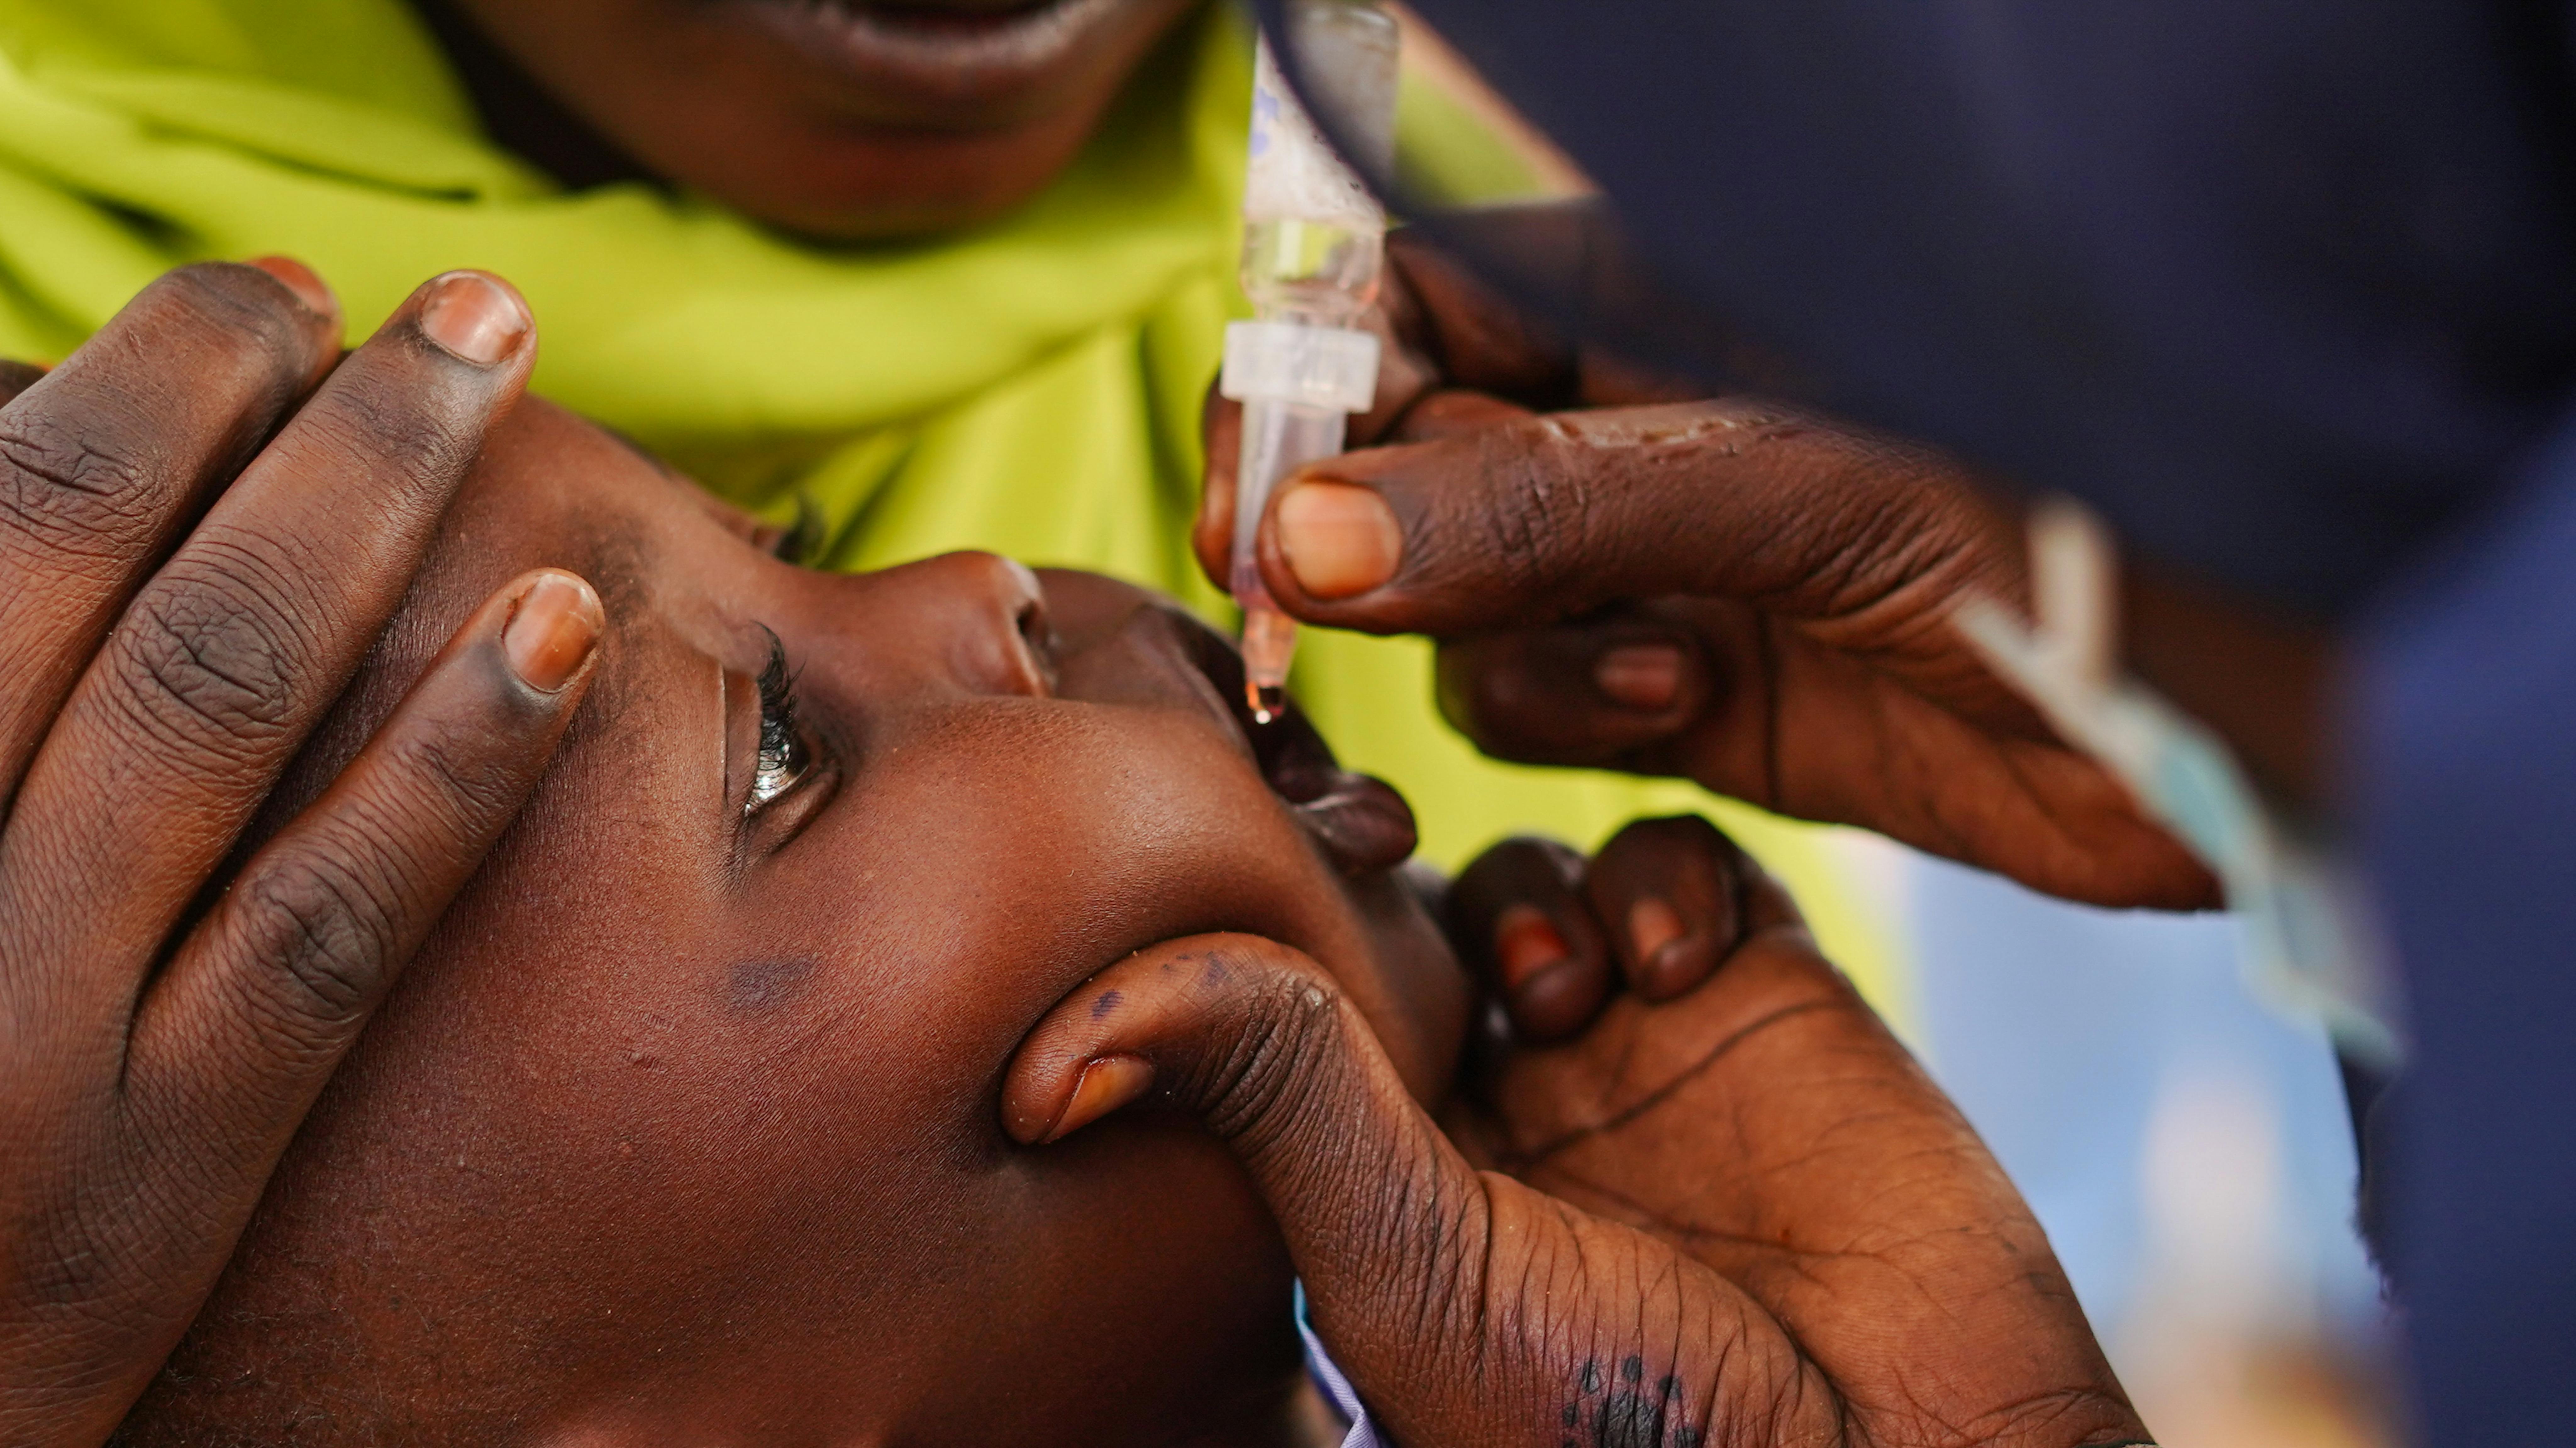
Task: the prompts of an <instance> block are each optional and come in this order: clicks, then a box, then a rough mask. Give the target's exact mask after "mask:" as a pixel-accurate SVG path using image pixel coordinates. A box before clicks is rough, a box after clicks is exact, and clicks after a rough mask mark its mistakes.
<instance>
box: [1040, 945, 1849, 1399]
mask: <svg viewBox="0 0 2576 1448" xmlns="http://www.w3.org/2000/svg"><path fill="white" fill-rule="evenodd" d="M1149 1095H1151V1096H1152V1097H1154V1098H1156V1099H1159V1100H1162V1101H1166V1102H1168V1103H1170V1104H1172V1105H1174V1106H1178V1107H1180V1108H1181V1109H1183V1110H1185V1111H1189V1112H1191V1113H1193V1114H1194V1115H1196V1116H1197V1117H1198V1118H1199V1119H1200V1120H1201V1121H1203V1122H1205V1123H1206V1125H1207V1127H1208V1129H1209V1130H1210V1131H1212V1132H1214V1133H1215V1134H1216V1135H1217V1137H1218V1138H1219V1139H1220V1140H1222V1141H1223V1142H1224V1143H1225V1144H1226V1145H1227V1146H1228V1147H1230V1148H1231V1149H1232V1150H1233V1152H1234V1154H1235V1156H1236V1158H1237V1159H1238V1160H1239V1161H1241V1162H1242V1164H1243V1166H1244V1168H1245V1170H1246V1171H1247V1172H1248V1173H1249V1174H1250V1175H1251V1177H1252V1182H1253V1185H1254V1187H1255V1189H1256V1190H1258V1191H1259V1192H1260V1193H1261V1195H1262V1197H1263V1199H1264V1200H1265V1201H1266V1202H1267V1203H1268V1204H1269V1206H1270V1210H1271V1213H1272V1215H1273V1216H1274V1217H1276V1218H1277V1219H1278V1222H1279V1226H1280V1230H1281V1232H1282V1233H1283V1234H1284V1235H1285V1236H1286V1238H1287V1242H1288V1250H1289V1255H1290V1256H1291V1258H1292V1259H1293V1260H1294V1261H1295V1263H1296V1266H1297V1272H1298V1275H1299V1277H1300V1278H1302V1279H1303V1280H1304V1282H1305V1286H1306V1295H1307V1300H1308V1303H1309V1305H1310V1308H1311V1311H1312V1314H1313V1317H1314V1322H1315V1327H1316V1330H1317V1332H1318V1333H1319V1334H1320V1335H1321V1336H1322V1338H1323V1339H1324V1341H1325V1342H1326V1343H1327V1344H1328V1345H1330V1347H1331V1349H1332V1352H1333V1357H1334V1360H1335V1362H1336V1363H1337V1364H1338V1365H1339V1366H1340V1367H1341V1368H1342V1370H1343V1371H1344V1372H1345V1373H1347V1374H1348V1375H1349V1377H1350V1380H1351V1382H1352V1383H1353V1384H1354V1385H1355V1386H1356V1387H1357V1388H1358V1389H1359V1392H1360V1394H1361V1396H1362V1398H1363V1399H1364V1400H1365V1401H1366V1402H1367V1403H1368V1404H1369V1408H1370V1412H1371V1415H1372V1416H1373V1417H1380V1418H1382V1419H1383V1420H1384V1426H1385V1427H1386V1428H1388V1429H1391V1430H1392V1432H1393V1434H1394V1436H1395V1438H1396V1439H1397V1440H1399V1441H1402V1442H1405V1443H1409V1444H1414V1445H1417V1448H1462V1445H1467V1444H1475V1445H1478V1448H1521V1445H1528V1448H1554V1445H1557V1444H1560V1443H1562V1442H1563V1441H1565V1439H1566V1437H1567V1433H1568V1430H1569V1429H1581V1430H1585V1431H1588V1432H1589V1433H1590V1434H1591V1438H1590V1440H1589V1441H1597V1442H1601V1443H1639V1444H1645V1443H1652V1444H1656V1445H1659V1448H1660V1445H1665V1444H1668V1443H1669V1444H1681V1443H1689V1444H1697V1443H1701V1442H1705V1441H1718V1442H1732V1441H1738V1440H1739V1439H1742V1440H1745V1441H1771V1440H1772V1438H1773V1434H1772V1433H1771V1432H1770V1431H1769V1430H1770V1428H1771V1427H1774V1426H1778V1425H1794V1426H1792V1427H1789V1428H1786V1429H1784V1430H1783V1431H1781V1432H1779V1433H1778V1435H1777V1437H1778V1438H1779V1440H1781V1441H1787V1440H1788V1439H1791V1438H1798V1437H1800V1435H1801V1434H1802V1433H1804V1432H1808V1431H1811V1430H1813V1429H1815V1428H1816V1427H1817V1424H1816V1423H1814V1422H1811V1421H1809V1420H1812V1419H1815V1418H1816V1416H1817V1415H1818V1414H1819V1413H1820V1412H1827V1413H1829V1412H1831V1411H1832V1406H1831V1405H1832V1402H1833V1395H1832V1393H1831V1392H1830V1391H1829V1390H1826V1389H1825V1388H1824V1385H1823V1383H1822V1380H1821V1379H1820V1378H1819V1377H1817V1376H1816V1375H1815V1374H1814V1372H1813V1370H1812V1365H1811V1364H1804V1363H1802V1362H1800V1361H1799V1359H1798V1358H1797V1355H1796V1354H1795V1353H1794V1352H1793V1351H1790V1350H1789V1348H1788V1344H1787V1342H1786V1340H1785V1338H1784V1337H1783V1336H1782V1334H1781V1333H1780V1332H1779V1330H1778V1329H1777V1327H1776V1326H1775V1325H1772V1324H1770V1323H1769V1322H1768V1320H1767V1319H1766V1318H1765V1317H1764V1315H1763V1313H1762V1311H1761V1309H1760V1308H1759V1307H1758V1306H1756V1305H1755V1304H1753V1303H1752V1302H1750V1301H1749V1300H1748V1299H1746V1298H1745V1297H1744V1296H1743V1295H1742V1294H1741V1293H1740V1292H1739V1291H1737V1290H1736V1289H1735V1288H1733V1287H1732V1286H1731V1285H1729V1284H1727V1283H1725V1282H1724V1281H1723V1280H1722V1279H1720V1278H1718V1277H1717V1276H1715V1275H1714V1274H1713V1273H1712V1272H1710V1271H1709V1270H1708V1269H1707V1268H1705V1267H1702V1266H1701V1265H1699V1264H1698V1263H1695V1262H1691V1261H1688V1260H1686V1259H1684V1258H1683V1257H1681V1256H1680V1255H1679V1254H1677V1253H1676V1252H1674V1251H1673V1250H1672V1249H1670V1248H1669V1247H1666V1246H1664V1245H1662V1244H1660V1243H1657V1242H1654V1241H1651V1240H1650V1239H1648V1238H1647V1237H1645V1236H1644V1235H1642V1234H1640V1233H1638V1232H1636V1231H1634V1230H1632V1229H1629V1228H1627V1227H1623V1226H1616V1225H1613V1224H1609V1223H1605V1222H1601V1221H1599V1220H1597V1219H1593V1218H1590V1217H1588V1216H1586V1215H1585V1214H1584V1213H1582V1212H1579V1211H1576V1210H1575V1209H1573V1208H1571V1207H1569V1206H1567V1205H1566V1204H1564V1203H1562V1202H1559V1201H1556V1200H1554V1199H1550V1198H1546V1197H1542V1196H1540V1195H1538V1194H1537V1193H1535V1192H1532V1191H1531V1190H1530V1189H1528V1188H1526V1187H1524V1186H1522V1185H1521V1184H1519V1183H1517V1182H1514V1181H1512V1180H1510V1179H1508V1178H1504V1177H1500V1176H1496V1175H1494V1174H1492V1173H1479V1172H1477V1171H1474V1170H1472V1169H1471V1168H1470V1167H1469V1166H1468V1164H1467V1162H1466V1161H1465V1159H1464V1158H1462V1157H1461V1156H1460V1155H1459V1154H1458V1151H1457V1149H1456V1148H1455V1147H1453V1146H1451V1145H1450V1143H1449V1141H1448V1138H1446V1137H1445V1136H1443V1135H1442V1134H1441V1133H1440V1131H1439V1129H1438V1128H1437V1127H1435V1126H1434V1125H1433V1124H1432V1123H1431V1120H1430V1119H1429V1118H1428V1117H1426V1116H1425V1115H1424V1114H1423V1113H1422V1110H1421V1108H1420V1107H1418V1106H1416V1105H1415V1104H1414V1101H1413V1099H1412V1097H1410V1096H1409V1095H1407V1094H1406V1092H1405V1089H1404V1085H1403V1082H1402V1081H1401V1080H1399V1079H1398V1078H1397V1076H1396V1073H1395V1068H1394V1067H1393V1066H1392V1065H1391V1064H1390V1063H1389V1062H1388V1060H1387V1057H1386V1053H1385V1052H1384V1051H1383V1050H1381V1049H1380V1048H1379V1047H1378V1044H1377V1040H1376V1037H1375V1036H1374V1035H1373V1034H1371V1032H1370V1030H1369V1028H1368V1025H1367V1023H1366V1022H1365V1021H1364V1020H1363V1019H1362V1017H1361V1016H1360V1014H1359V1012H1358V1011H1357V1010H1356V1009H1355V1008H1354V1007H1353V1006H1352V1005H1351V1003H1350V1002H1349V1001H1348V1000H1347V999H1346V998H1345V997H1344V996H1343V994H1342V992H1341V991H1340V990H1339V989H1338V988H1337V987H1336V986H1335V984H1334V982H1333V979H1332V977H1331V976H1330V975H1328V974H1326V973H1325V971H1324V970H1323V969H1322V968H1321V967H1320V966H1318V965H1316V964H1315V962H1313V961H1312V960H1309V959H1307V958H1306V957H1305V956H1303V955H1301V954H1299V953H1298V952H1296V951H1295V950H1292V949H1290V948H1288V947H1287V946H1284V945H1280V944H1277V943H1276V942H1273V941H1269V940H1263V939H1259V938H1257V937H1253V936H1246V935H1202V936H1197V937H1193V938H1190V939H1186V940H1176V941H1172V942H1170V943H1168V944H1166V945H1162V946H1158V947H1156V948H1155V949H1153V950H1149V951H1144V952H1141V953H1139V954H1137V955H1133V956H1130V957H1128V958H1127V959H1126V960H1123V961H1121V962H1119V963H1118V964H1116V965H1114V966H1111V967H1110V968H1109V969H1107V970H1105V971H1103V972H1101V973H1100V974H1099V975H1098V976H1095V977H1094V978H1092V979H1091V980H1090V981H1088V982H1086V983H1085V984H1084V985H1082V986H1081V987H1080V988H1079V989H1077V990H1075V991H1074V992H1073V993H1072V994H1071V995H1069V996H1067V997H1066V998H1065V1000H1064V1001H1063V1003H1062V1004H1060V1005H1058V1006H1057V1007H1056V1008H1055V1009H1054V1010H1053V1011H1052V1012H1050V1013H1049V1014H1048V1015H1047V1017H1046V1019H1044V1020H1043V1021H1041V1022H1039V1023H1038V1026H1037V1028H1036V1029H1035V1030H1034V1031H1032V1032H1030V1033H1029V1037H1028V1039H1027V1040H1026V1041H1025V1042H1023V1043H1022V1044H1021V1046H1020V1050H1019V1054H1018V1055H1017V1056H1016V1057H1014V1058H1013V1060H1012V1062H1011V1065H1010V1068H1009V1070H1008V1072H1007V1073H1006V1074H1005V1076H1004V1078H1003V1087H1002V1119H1003V1124H1004V1126H1005V1128H1006V1129H1007V1130H1008V1131H1009V1132H1010V1134H1011V1135H1012V1136H1013V1137H1014V1138H1016V1139H1017V1140H1019V1141H1021V1142H1024V1143H1031V1144H1036V1143H1044V1142H1052V1141H1056V1140H1060V1139H1062V1138H1063V1137H1064V1136H1066V1135H1067V1134H1069V1133H1071V1132H1074V1131H1078V1130H1080V1129H1082V1128H1083V1127H1084V1126H1086V1125H1089V1124H1090V1123H1091V1122H1094V1121H1097V1120H1099V1119H1100V1118H1101V1117H1102V1116H1105V1115H1107V1114H1109V1113H1110V1112H1113V1111H1115V1110H1117V1109H1119V1108H1120V1107H1122V1106H1124V1105H1127V1104H1129V1103H1130V1102H1134V1101H1138V1100H1140V1099H1144V1098H1146V1097H1147V1096H1149ZM1757 1425H1761V1426H1760V1427H1758V1428H1757Z"/></svg>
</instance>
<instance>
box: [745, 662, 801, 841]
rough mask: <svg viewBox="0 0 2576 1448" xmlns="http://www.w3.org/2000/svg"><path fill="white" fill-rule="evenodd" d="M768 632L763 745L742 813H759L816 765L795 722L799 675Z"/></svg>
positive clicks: (762, 708)
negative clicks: (789, 668) (794, 671)
mask: <svg viewBox="0 0 2576 1448" xmlns="http://www.w3.org/2000/svg"><path fill="white" fill-rule="evenodd" d="M761 632H763V633H767V634H769V662H768V664H767V665H765V666H764V667H763V668H762V669H761V671H760V680H759V687H760V748H759V750H758V752H757V753H756V754H754V756H753V759H752V766H751V791H750V794H749V795H748V797H747V798H745V800H744V801H743V807H742V810H743V813H744V814H746V815H751V814H758V813H759V812H760V811H761V809H762V808H763V807H764V806H766V805H768V804H769V802H770V801H772V800H775V799H777V798H778V797H780V796H781V795H784V794H786V793H787V792H788V791H790V790H792V789H794V788H795V787H796V786H797V785H798V784H800V783H802V782H803V781H804V779H805V776H806V774H807V772H808V771H810V770H811V769H812V768H813V763H814V754H813V750H812V749H811V748H809V747H808V746H807V745H806V743H805V733H804V731H803V730H801V729H799V728H798V727H797V725H796V676H795V675H794V674H792V673H790V672H788V669H787V646H786V645H785V644H784V643H781V642H780V641H779V638H778V635H777V634H775V633H770V631H769V630H768V629H767V628H766V627H764V628H762V629H761Z"/></svg>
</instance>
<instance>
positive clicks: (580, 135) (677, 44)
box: [423, 0, 1192, 240]
mask: <svg viewBox="0 0 2576 1448" xmlns="http://www.w3.org/2000/svg"><path fill="white" fill-rule="evenodd" d="M1191 8H1192V0H1046V3H1042V4H1036V5H1021V4H1014V3H1002V0H915V3H911V4H907V5H905V6H902V7H894V6H882V5H874V4H868V3H864V0H847V3H826V4H820V5H817V4H807V3H801V0H423V9H424V10H425V11H427V12H428V13H429V14H430V16H431V17H432V19H433V20H434V21H437V22H441V23H442V24H443V25H444V26H445V27H448V28H449V33H450V34H451V37H452V36H453V33H454V32H453V27H454V26H456V25H458V24H460V23H461V24H463V25H466V26H470V27H471V30H472V35H471V36H470V37H469V38H468V39H467V40H466V41H465V42H464V43H463V44H461V45H460V44H458V43H457V42H456V41H455V40H454V39H453V38H451V41H450V44H451V48H452V49H457V50H459V51H471V52H475V54H474V55H471V56H467V55H461V56H460V59H468V60H477V59H479V57H480V52H481V49H482V46H483V44H485V43H488V45H489V46H490V47H491V48H492V50H493V51H494V52H496V55H495V56H494V57H493V60H494V61H495V62H497V68H502V69H506V70H507V71H509V72H513V73H511V74H502V75H493V74H491V72H492V71H493V70H494V69H495V68H496V66H493V65H482V64H469V65H467V67H466V71H467V75H468V78H469V79H470V80H475V81H477V82H478V89H479V90H480V91H481V92H482V99H483V101H484V107H485V111H486V114H487V118H488V119H489V120H490V121H491V122H492V123H493V124H494V126H495V129H496V133H497V135H498V139H500V140H501V141H502V143H503V144H505V145H509V146H512V147H514V148H516V149H518V150H520V151H522V152H523V153H525V154H528V155H530V156H532V157H535V158H537V159H539V160H540V161H541V162H544V163H547V164H550V165H552V166H553V167H554V168H555V169H556V170H557V171H558V172H559V173H561V174H562V175H563V179H565V180H567V181H570V182H573V183H574V184H586V183H590V182H596V181H603V180H618V179H626V177H628V176H630V175H644V176H651V177H655V178H658V179H660V180H663V181H667V182H672V183H676V184H678V185H681V186H685V187H689V188H691V189H693V190H696V191H701V192H704V193H705V194H707V195H709V196H712V197H714V198H716V199H717V200H719V201H722V202H724V203H726V204H727V205H729V206H732V207H734V208H735V209H737V210H739V211H741V212H742V213H744V214H745V215H747V216H750V217H752V218H754V219H756V220H760V221H765V222H768V223H770V224H772V225H774V226H778V227H781V228H784V229H786V230H790V231H795V232H800V233H804V234H806V235H810V236H815V237H820V238H825V239H831V240H867V239H876V238H887V237H909V236H922V235H928V234H931V233H935V232H941V231H949V230H954V229H956V228H958V227H961V226H968V225H972V224H974V223H976V222H980V221H986V220H990V219H991V218H993V217H996V216H999V215H1001V214H1002V213H1004V212H1007V211H1009V210H1011V209H1012V208H1013V207H1015V206H1017V205H1019V204H1020V203H1021V202H1023V201H1025V200H1027V199H1028V198H1029V197H1031V196H1033V195H1035V194H1036V193H1037V192H1038V191H1039V190H1040V189H1041V188H1042V187H1044V186H1045V185H1046V184H1047V183H1048V182H1049V181H1051V180H1053V179H1055V177H1056V175H1057V173H1059V172H1060V171H1062V170H1063V169H1064V167H1065V165H1066V164H1067V163H1068V162H1070V161H1071V160H1072V159H1073V157H1074V154H1075V153H1076V152H1077V151H1079V150H1080V149H1081V148H1082V144H1083V142H1085V141H1086V140H1088V139H1090V136H1091V133H1092V130H1093V129H1094V128H1095V127H1096V126H1097V125H1098V124H1099V122H1100V118H1101V116H1102V115H1103V114H1104V113H1105V112H1106V111H1107V110H1108V108H1109V105H1110V102H1111V101H1112V100H1113V99H1115V98H1116V96H1117V94H1118V91H1119V88H1120V87H1121V86H1122V85H1124V84H1125V83H1126V80H1127V77H1128V76H1129V75H1130V74H1131V73H1132V72H1133V71H1134V70H1135V68H1136V66H1137V65H1138V64H1139V63H1140V62H1141V61H1143V59H1144V58H1145V56H1146V55H1147V53H1148V52H1150V51H1151V50H1152V49H1153V47H1154V45H1155V44H1156V42H1158V41H1159V40H1161V39H1162V37H1163V36H1164V35H1165V34H1166V33H1168V32H1169V31H1170V30H1171V28H1172V26H1173V25H1174V24H1175V23H1177V22H1178V21H1179V20H1180V18H1181V17H1182V16H1183V15H1185V14H1187V13H1188V12H1189V10H1190V9H1191ZM522 90H526V91H527V94H526V95H525V96H524V97H522V96H521V92H522Z"/></svg>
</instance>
